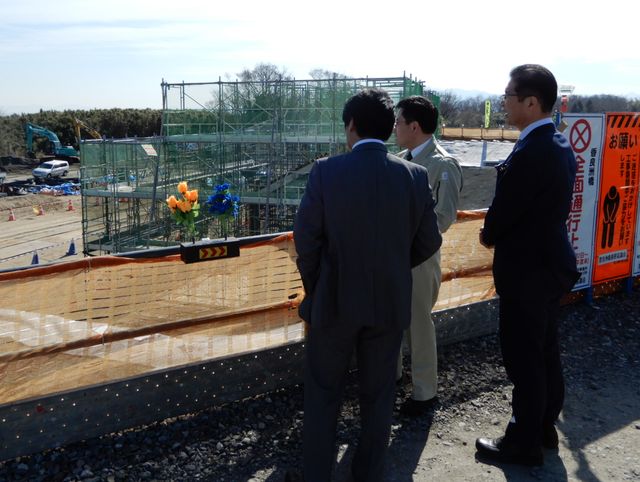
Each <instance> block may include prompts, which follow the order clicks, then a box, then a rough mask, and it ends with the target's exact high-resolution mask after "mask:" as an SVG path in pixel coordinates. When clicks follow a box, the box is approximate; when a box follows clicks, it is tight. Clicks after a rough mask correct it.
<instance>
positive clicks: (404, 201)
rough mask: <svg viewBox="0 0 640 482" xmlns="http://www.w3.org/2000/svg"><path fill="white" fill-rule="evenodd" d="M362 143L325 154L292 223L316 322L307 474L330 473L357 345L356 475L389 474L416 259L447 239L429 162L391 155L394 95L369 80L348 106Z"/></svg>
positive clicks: (305, 305) (309, 362) (310, 348)
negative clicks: (437, 209)
mask: <svg viewBox="0 0 640 482" xmlns="http://www.w3.org/2000/svg"><path fill="white" fill-rule="evenodd" d="M342 120H343V122H344V125H345V132H346V137H347V144H348V146H349V148H351V152H349V153H347V154H344V155H339V156H335V157H330V158H328V159H326V158H325V159H319V160H317V161H316V162H315V164H314V166H313V168H312V169H311V173H310V174H309V180H308V182H307V187H306V190H305V193H304V196H303V198H302V200H301V202H300V207H299V208H298V213H297V217H296V222H295V227H294V230H293V233H294V239H295V245H296V250H297V253H298V261H297V263H298V269H299V271H300V276H301V277H302V282H303V284H304V289H305V298H304V300H303V302H302V303H301V305H300V314H301V316H302V318H303V319H304V320H306V321H307V322H309V324H310V327H309V331H308V335H307V340H306V350H307V353H306V366H305V379H304V430H303V459H304V480H307V481H315V480H318V481H323V482H326V481H328V480H330V479H331V473H332V468H333V465H334V462H335V459H336V450H335V431H336V424H337V419H338V414H339V410H340V404H341V397H342V392H343V389H344V385H345V382H346V376H347V371H348V369H349V364H350V361H351V359H352V354H353V353H354V352H355V354H356V358H357V366H358V385H359V390H360V416H361V435H360V440H359V442H358V446H357V449H356V451H355V454H354V457H353V461H352V465H351V472H352V475H353V478H354V479H355V480H356V481H365V480H366V481H368V482H369V481H376V480H380V479H381V478H382V473H383V463H384V454H385V451H386V449H387V445H388V442H389V433H390V427H391V417H392V411H393V403H394V400H395V372H396V363H397V360H398V354H399V350H400V342H401V339H402V333H403V330H405V329H406V328H407V327H408V326H409V321H410V319H411V284H412V281H411V268H412V267H413V266H416V265H418V264H420V263H422V262H423V261H425V260H426V259H427V258H429V257H430V256H431V255H433V254H434V253H435V252H436V251H437V250H438V248H439V247H440V244H441V242H442V238H441V236H440V232H439V231H438V226H437V221H436V215H435V212H434V210H433V207H434V201H433V198H432V195H431V189H430V188H429V179H428V176H427V171H426V169H424V168H423V167H421V166H419V165H417V164H412V163H409V162H406V161H404V160H402V159H400V158H398V157H396V156H394V155H391V154H389V153H388V152H387V148H386V146H385V144H384V142H385V141H386V140H387V139H388V138H389V136H390V135H391V133H392V131H393V126H394V122H395V116H394V106H393V102H392V101H391V99H390V98H389V96H388V94H387V93H386V92H384V91H383V90H379V89H365V90H363V91H361V92H359V93H358V94H356V95H354V96H353V97H351V98H350V99H349V100H348V101H347V103H346V104H345V106H344V110H343V113H342Z"/></svg>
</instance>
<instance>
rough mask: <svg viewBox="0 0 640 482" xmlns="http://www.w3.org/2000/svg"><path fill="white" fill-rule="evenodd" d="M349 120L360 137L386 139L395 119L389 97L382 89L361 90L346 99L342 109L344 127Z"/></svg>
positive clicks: (389, 134) (389, 135) (391, 130)
mask: <svg viewBox="0 0 640 482" xmlns="http://www.w3.org/2000/svg"><path fill="white" fill-rule="evenodd" d="M351 120H353V124H354V126H355V128H356V132H357V133H358V135H359V136H360V137H361V138H363V139H365V138H368V139H379V140H381V141H383V142H385V141H387V139H389V137H391V133H392V132H393V125H394V124H395V121H396V118H395V115H394V112H393V101H392V100H391V97H389V94H387V92H386V91H384V90H382V89H363V90H361V91H360V92H358V93H357V94H355V95H353V96H351V98H349V100H347V102H346V104H345V105H344V109H343V110H342V122H344V126H345V127H346V126H347V125H349V122H351Z"/></svg>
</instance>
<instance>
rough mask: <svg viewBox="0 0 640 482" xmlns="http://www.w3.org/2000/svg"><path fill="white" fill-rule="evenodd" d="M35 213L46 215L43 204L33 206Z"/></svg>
mask: <svg viewBox="0 0 640 482" xmlns="http://www.w3.org/2000/svg"><path fill="white" fill-rule="evenodd" d="M33 214H35V215H36V216H44V209H42V204H38V205H37V206H33Z"/></svg>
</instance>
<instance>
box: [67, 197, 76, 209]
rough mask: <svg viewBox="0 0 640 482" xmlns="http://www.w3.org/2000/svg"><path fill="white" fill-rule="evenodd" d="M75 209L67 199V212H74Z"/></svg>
mask: <svg viewBox="0 0 640 482" xmlns="http://www.w3.org/2000/svg"><path fill="white" fill-rule="evenodd" d="M75 210H76V208H74V207H73V203H72V202H71V199H69V204H67V211H75Z"/></svg>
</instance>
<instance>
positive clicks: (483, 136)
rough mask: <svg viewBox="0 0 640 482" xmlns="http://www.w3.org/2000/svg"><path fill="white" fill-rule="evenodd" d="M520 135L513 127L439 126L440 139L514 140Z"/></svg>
mask: <svg viewBox="0 0 640 482" xmlns="http://www.w3.org/2000/svg"><path fill="white" fill-rule="evenodd" d="M519 135H520V131H519V130H515V129H504V128H500V129H485V128H481V127H464V126H463V127H441V128H440V138H441V139H464V140H472V139H479V140H487V141H516V140H517V139H518V136H519Z"/></svg>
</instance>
